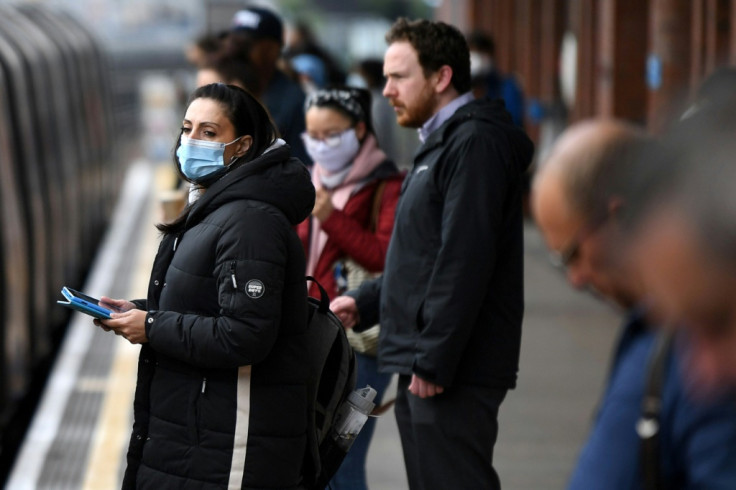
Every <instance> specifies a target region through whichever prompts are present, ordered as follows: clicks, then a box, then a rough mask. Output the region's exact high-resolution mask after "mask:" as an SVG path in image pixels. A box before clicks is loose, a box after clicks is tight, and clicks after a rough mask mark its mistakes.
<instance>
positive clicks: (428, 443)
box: [332, 19, 533, 490]
mask: <svg viewBox="0 0 736 490" xmlns="http://www.w3.org/2000/svg"><path fill="white" fill-rule="evenodd" d="M386 40H387V42H388V44H389V47H388V50H387V51H386V56H385V59H384V73H385V75H386V77H387V82H386V87H385V89H384V92H383V94H384V96H386V97H387V98H388V99H389V101H390V103H391V105H392V106H393V107H394V110H395V112H396V117H397V120H398V122H399V124H401V125H403V126H408V127H415V128H418V130H419V138H420V140H421V141H422V146H421V147H420V148H419V150H418V152H417V154H416V156H415V158H414V167H413V169H412V171H411V173H410V174H409V175H408V176H407V178H406V180H405V182H404V185H403V188H402V195H401V198H400V201H399V204H398V207H397V210H396V221H395V228H394V233H393V236H392V238H391V243H390V245H389V250H388V254H387V258H386V266H385V269H384V274H383V276H382V277H381V278H379V279H377V280H376V281H373V282H369V283H365V284H364V286H362V287H361V288H360V289H359V290H357V291H352V292H350V293H348V296H343V297H340V298H336V299H335V301H333V303H332V309H333V310H334V311H335V312H336V313H337V314H338V316H339V317H340V319H341V320H342V321H343V323H344V324H345V325H346V326H347V327H355V328H356V330H359V329H360V328H361V326H370V325H373V324H375V323H377V321H378V320H379V319H380V323H381V337H380V344H379V365H380V369H381V370H383V371H386V372H395V373H398V374H399V387H398V395H397V400H396V419H397V423H398V426H399V430H400V433H401V441H402V447H403V451H404V462H405V464H406V468H407V474H408V479H409V484H410V487H411V488H412V489H414V490H415V489H424V490H429V489H433V488H437V489H447V488H453V489H478V488H500V482H499V479H498V475H497V474H496V472H495V470H494V468H493V464H492V462H493V447H494V445H495V441H496V436H497V433H498V423H497V418H498V408H499V406H500V404H501V402H502V401H503V399H504V397H505V395H506V391H507V390H508V389H511V388H513V387H514V386H515V384H516V374H517V370H518V361H519V346H520V341H521V320H522V315H523V308H524V305H523V282H522V281H523V278H522V267H523V248H522V247H523V242H522V238H523V237H522V209H521V192H522V180H523V174H524V171H525V170H526V168H527V167H528V166H529V163H530V161H531V157H532V153H533V145H532V143H531V141H530V140H529V139H528V138H527V136H526V135H525V134H524V132H523V131H522V130H520V129H519V128H517V127H515V126H514V124H513V122H512V120H511V117H510V116H509V114H508V112H506V110H505V109H504V106H503V103H502V102H500V101H490V100H487V99H486V100H474V99H473V96H472V94H471V93H470V59H469V53H468V47H467V44H466V42H465V39H464V37H463V36H462V34H461V33H460V32H459V31H458V30H457V29H456V28H454V27H452V26H449V25H447V24H444V23H442V22H429V21H426V20H421V21H414V22H409V21H407V20H406V19H399V20H398V21H396V23H395V24H394V25H393V26H392V28H391V30H390V31H389V32H388V34H387V35H386Z"/></svg>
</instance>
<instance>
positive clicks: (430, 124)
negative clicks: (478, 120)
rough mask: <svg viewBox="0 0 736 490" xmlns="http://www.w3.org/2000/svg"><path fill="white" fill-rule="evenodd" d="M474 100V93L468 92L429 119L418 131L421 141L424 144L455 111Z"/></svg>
mask: <svg viewBox="0 0 736 490" xmlns="http://www.w3.org/2000/svg"><path fill="white" fill-rule="evenodd" d="M474 99H475V97H473V93H472V92H466V93H464V94H463V95H461V96H459V97H457V98H455V99H453V100H452V101H451V102H450V103H449V104H447V105H446V106H444V107H443V108H442V109H440V110H439V111H437V112H436V113H435V114H434V115H433V116H432V117H430V118H429V119H427V122H425V123H424V124H423V125H422V127H421V128H419V129H418V130H417V131H418V132H419V141H421V142H422V143H424V142H425V141H426V140H427V138H429V135H430V134H432V132H434V131H435V130H436V129H437V128H439V127H440V126H442V124H444V122H445V121H447V120H448V119H450V117H452V115H453V114H455V111H457V110H458V109H459V108H461V107H462V106H464V105H465V104H467V103H468V102H471V101H472V100H474Z"/></svg>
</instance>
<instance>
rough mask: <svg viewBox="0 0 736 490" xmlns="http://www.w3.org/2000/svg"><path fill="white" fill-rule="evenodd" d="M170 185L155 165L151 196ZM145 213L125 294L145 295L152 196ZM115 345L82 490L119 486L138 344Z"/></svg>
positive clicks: (152, 250) (154, 206) (156, 215)
mask: <svg viewBox="0 0 736 490" xmlns="http://www.w3.org/2000/svg"><path fill="white" fill-rule="evenodd" d="M171 185H172V179H171V171H170V166H165V167H164V166H159V167H158V168H157V169H156V173H155V176H154V196H157V195H158V193H159V191H161V190H165V189H168V188H170V186H171ZM148 216H149V217H150V220H149V221H147V222H144V223H140V226H145V232H144V234H143V237H142V241H141V244H140V248H139V252H138V257H137V260H136V263H135V270H134V272H133V277H132V279H131V286H130V291H129V295H128V298H142V297H145V294H146V291H147V284H148V279H149V277H150V272H151V265H152V264H153V259H154V256H155V254H156V249H157V246H158V237H159V233H158V230H156V228H155V227H154V226H153V225H154V223H155V222H158V221H159V220H160V218H161V209H160V205H159V202H158V200H157V199H156V198H154V199H152V202H151V205H150V207H149V213H148ZM116 340H117V346H116V348H115V352H114V356H115V357H114V359H113V362H112V366H111V369H110V374H109V377H108V379H107V382H106V383H105V389H104V399H103V403H102V407H101V411H100V417H99V419H98V422H97V427H96V430H95V432H94V438H93V441H92V445H91V448H90V453H89V460H88V464H87V471H86V474H85V478H84V484H83V486H82V488H83V489H84V490H107V489H113V488H120V483H121V482H120V481H119V477H120V475H121V474H122V471H123V469H124V465H125V455H126V451H127V448H128V442H129V439H130V433H131V428H132V410H133V396H134V394H135V385H136V371H137V365H138V353H139V352H140V346H137V345H135V346H134V345H131V344H130V343H128V342H127V341H125V340H124V339H122V338H116Z"/></svg>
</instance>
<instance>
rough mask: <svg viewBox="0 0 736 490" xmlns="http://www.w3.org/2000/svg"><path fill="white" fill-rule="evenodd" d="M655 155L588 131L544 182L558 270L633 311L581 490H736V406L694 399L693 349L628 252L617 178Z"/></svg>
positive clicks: (574, 135)
mask: <svg viewBox="0 0 736 490" xmlns="http://www.w3.org/2000/svg"><path fill="white" fill-rule="evenodd" d="M654 147H655V143H654V142H653V140H651V139H650V138H649V137H647V136H646V135H645V134H644V133H643V132H642V131H640V130H639V129H637V128H635V127H633V126H629V125H627V124H624V123H620V122H615V121H589V122H584V123H579V124H577V125H575V126H572V127H571V128H569V129H568V130H567V131H566V132H564V133H563V134H562V136H561V137H560V139H559V140H558V141H557V142H556V143H555V145H554V146H553V148H552V150H551V152H550V156H549V158H548V160H547V161H546V163H545V164H544V165H543V166H542V167H541V169H540V171H539V172H538V174H537V175H536V177H535V180H534V187H533V194H532V205H533V211H534V215H535V218H536V220H537V223H538V224H539V227H540V229H541V231H542V234H543V236H544V238H545V241H546V243H547V246H548V247H549V248H550V250H551V251H552V254H553V258H554V261H555V263H556V264H557V265H558V266H561V267H563V268H564V271H565V273H566V275H567V278H568V281H569V282H570V283H571V284H572V285H573V286H574V287H576V288H578V289H588V290H590V291H592V292H594V293H595V294H596V295H597V296H599V297H601V298H602V299H604V300H606V301H609V302H611V303H612V304H614V305H616V306H617V307H618V308H620V309H621V310H622V311H624V312H625V313H626V319H625V321H624V325H623V327H622V331H621V335H620V338H619V341H618V345H617V346H616V348H615V350H614V353H615V354H614V359H613V363H612V367H611V369H610V372H609V376H608V381H607V386H606V389H605V392H604V394H603V398H602V400H601V402H600V404H599V407H598V410H597V413H596V417H595V422H594V425H593V427H592V429H591V431H590V434H589V437H588V440H587V442H586V444H585V446H584V447H583V449H582V451H581V453H580V456H579V459H578V462H577V465H576V467H575V469H574V471H573V474H572V477H571V480H570V484H569V488H570V489H571V490H588V489H591V488H595V489H596V490H599V489H600V490H605V489H611V490H620V489H638V488H647V489H648V488H669V489H696V488H708V489H723V490H725V489H727V488H736V399H735V398H734V397H733V396H732V395H729V396H722V397H714V398H713V399H709V400H702V399H698V398H697V397H696V396H695V395H694V394H693V393H691V392H689V391H688V388H690V387H689V385H688V378H687V376H686V373H685V372H684V370H686V369H687V364H686V362H685V361H684V357H683V356H684V354H683V345H682V344H683V342H686V339H684V338H683V337H680V336H674V337H673V336H672V335H671V333H670V332H668V331H666V330H662V329H660V330H658V329H657V328H655V325H653V324H652V323H651V321H650V319H649V318H648V317H647V313H648V303H647V301H648V292H647V289H646V283H645V281H644V278H643V276H642V274H641V272H640V268H639V267H638V266H637V265H636V264H634V263H633V262H631V261H630V260H629V255H628V254H627V253H624V250H625V247H624V246H623V243H625V241H626V240H627V239H628V238H629V236H628V234H627V232H626V231H625V229H624V227H623V226H622V219H621V217H622V214H623V212H624V210H625V209H626V208H627V206H628V205H629V203H628V202H627V200H626V198H625V196H626V195H627V192H626V186H625V183H624V181H622V180H621V179H620V178H619V177H618V176H621V175H631V174H634V173H636V172H637V170H638V168H639V166H640V165H639V164H640V162H641V161H642V160H641V159H642V158H644V157H645V156H646V155H648V154H649V153H650V149H651V148H654ZM656 253H663V251H661V250H660V251H657V252H656ZM653 366H654V367H656V369H657V370H661V372H662V375H661V376H662V377H661V380H662V381H661V386H660V387H657V388H656V389H653V388H652V387H651V386H649V385H648V382H647V380H648V379H649V377H650V376H651V375H652V369H653V368H652V367H653ZM652 400H653V401H652ZM652 406H654V407H655V408H657V413H652V412H650V411H649V410H650V407H652ZM645 407H646V410H647V412H646V413H645ZM651 427H654V430H653V432H647V431H649V430H650V429H651ZM653 436H656V438H653ZM652 484H654V485H655V486H651V485H652Z"/></svg>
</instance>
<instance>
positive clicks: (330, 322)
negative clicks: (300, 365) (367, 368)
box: [304, 276, 355, 490]
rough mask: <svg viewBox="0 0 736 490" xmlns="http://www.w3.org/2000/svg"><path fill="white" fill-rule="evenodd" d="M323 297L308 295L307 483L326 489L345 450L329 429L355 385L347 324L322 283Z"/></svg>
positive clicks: (321, 489)
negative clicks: (338, 448)
mask: <svg viewBox="0 0 736 490" xmlns="http://www.w3.org/2000/svg"><path fill="white" fill-rule="evenodd" d="M307 280H310V281H313V282H314V283H315V284H317V286H318V287H319V291H320V296H321V297H320V298H319V299H317V298H312V297H309V298H307V300H308V302H309V319H308V321H307V322H308V323H307V325H308V327H307V330H308V335H307V338H308V340H307V344H308V345H305V346H304V348H305V349H308V352H310V353H312V354H313V355H312V357H311V359H312V362H311V363H310V366H309V369H310V373H309V379H310V385H309V388H310V389H309V394H308V396H309V400H308V401H309V406H311V407H314V410H313V411H312V413H311V417H310V421H309V428H308V430H309V434H308V442H307V443H308V445H309V447H308V451H307V461H306V464H305V473H304V474H305V483H306V484H307V488H308V489H310V490H311V489H314V490H317V489H318V490H324V488H325V487H326V486H327V484H328V483H329V481H330V479H331V478H332V476H333V475H334V474H335V472H336V471H337V469H338V468H339V467H340V464H341V463H342V460H343V459H344V458H345V453H343V452H340V451H336V450H335V449H334V447H333V446H332V445H331V444H330V442H331V441H330V438H329V437H328V435H329V434H330V429H331V427H332V424H333V423H334V421H335V415H336V413H337V410H338V408H339V407H340V405H342V403H344V402H345V400H346V399H347V397H348V395H349V394H350V393H352V391H353V390H354V389H355V353H354V352H353V349H352V347H350V344H349V343H348V338H347V336H346V335H345V328H344V327H343V325H342V323H341V322H340V320H339V319H338V318H337V316H335V314H334V313H333V312H332V311H331V310H330V299H329V296H328V295H327V292H326V291H325V290H324V288H323V287H322V285H321V284H320V283H318V282H317V280H316V279H314V278H313V277H311V276H307Z"/></svg>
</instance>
